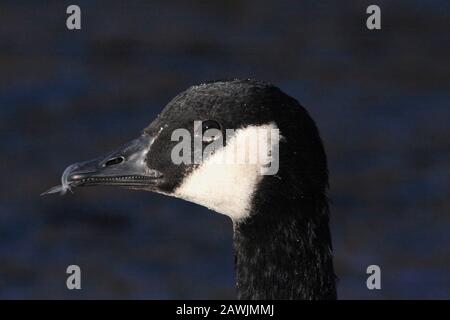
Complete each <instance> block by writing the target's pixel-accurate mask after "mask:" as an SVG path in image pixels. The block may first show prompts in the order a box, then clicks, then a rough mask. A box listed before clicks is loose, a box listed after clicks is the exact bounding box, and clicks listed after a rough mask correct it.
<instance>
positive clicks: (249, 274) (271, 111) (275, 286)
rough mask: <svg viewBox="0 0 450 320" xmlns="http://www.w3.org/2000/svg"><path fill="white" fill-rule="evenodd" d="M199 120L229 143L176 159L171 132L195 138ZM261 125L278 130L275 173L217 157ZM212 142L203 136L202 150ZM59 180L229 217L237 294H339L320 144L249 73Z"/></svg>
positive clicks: (298, 112)
mask: <svg viewBox="0 0 450 320" xmlns="http://www.w3.org/2000/svg"><path fill="white" fill-rule="evenodd" d="M196 121H201V130H202V133H205V131H208V130H210V129H215V130H216V136H217V135H221V136H222V137H225V138H224V139H223V144H222V145H221V146H220V147H219V148H218V149H215V151H214V152H212V153H210V154H209V157H206V159H203V161H202V162H200V163H195V162H194V163H184V162H181V163H177V164H176V163H174V161H173V150H174V148H177V146H179V143H180V141H179V140H177V139H174V137H173V132H174V131H175V130H176V129H180V128H182V129H184V130H185V131H186V132H190V133H193V134H194V135H195V134H196V132H197V131H198V128H196V127H195V122H196ZM228 128H230V129H234V130H235V131H234V133H233V134H232V135H231V137H228V136H226V134H225V132H226V129H228ZM261 128H265V129H277V130H278V132H279V139H278V141H276V142H273V141H272V142H271V143H272V147H273V146H274V143H276V144H277V145H276V147H277V150H278V151H277V152H278V159H279V161H278V162H279V164H278V168H277V171H276V173H275V174H266V175H264V174H261V172H260V171H259V169H260V165H261V163H256V164H242V163H241V164H233V165H230V164H223V163H218V162H214V161H211V159H213V158H214V157H215V156H216V155H218V154H220V153H221V152H224V151H226V150H228V151H229V149H230V148H232V147H235V144H236V141H238V138H239V137H242V136H245V135H248V134H249V133H251V132H253V131H255V130H257V129H261ZM196 130H197V131H196ZM214 139H215V136H214V135H212V139H203V140H201V143H200V148H201V150H203V149H204V148H206V147H207V146H208V145H209V143H210V142H211V141H213V140H214ZM191 143H192V145H193V144H194V142H189V145H191ZM271 150H272V149H271ZM274 150H275V149H274ZM184 156H186V154H184ZM191 156H193V154H190V155H189V154H188V155H187V157H188V158H189V159H191ZM62 181H63V183H62V186H58V187H54V188H52V189H50V190H49V191H47V192H46V193H54V192H58V191H65V190H67V189H72V188H75V187H80V186H95V185H114V186H123V187H127V188H130V189H139V190H146V191H153V192H159V193H163V194H166V195H170V196H175V197H179V198H182V199H185V200H188V201H192V202H195V203H197V204H200V205H203V206H206V207H208V208H210V209H212V210H214V211H216V212H219V213H222V214H225V215H227V216H229V217H230V218H231V220H232V222H233V229H234V248H235V265H236V278H237V279H236V287H237V291H238V298H240V299H336V285H335V274H334V269H333V261H332V250H331V237H330V231H329V226H328V222H329V213H328V200H327V195H326V192H327V188H328V169H327V160H326V155H325V152H324V148H323V145H322V141H321V138H320V136H319V132H318V130H317V128H316V125H315V123H314V121H313V120H312V118H311V117H310V116H309V114H308V113H307V111H306V110H305V109H304V108H303V107H302V106H301V105H300V104H299V103H298V102H297V101H296V100H295V99H293V98H292V97H290V96H288V95H286V94H285V93H283V92H282V91H281V90H280V89H278V88H277V87H275V86H273V85H271V84H268V83H265V82H261V81H256V80H249V79H247V80H230V81H216V82H210V83H205V84H201V85H197V86H193V87H191V88H189V89H187V90H186V91H184V92H182V93H180V94H179V95H177V96H176V97H175V98H174V99H173V100H172V101H170V102H169V104H168V105H167V106H166V107H165V108H164V110H163V111H162V112H161V114H160V115H159V116H158V117H157V118H156V119H155V120H154V121H153V122H152V123H151V124H150V125H149V126H148V127H147V128H145V129H144V131H143V132H142V134H141V136H140V137H139V138H137V139H136V140H133V141H132V142H130V143H128V144H126V145H124V146H123V147H121V148H119V149H117V150H115V151H113V152H110V153H108V154H107V155H106V156H101V157H99V158H96V159H94V160H90V161H86V162H80V163H75V164H73V165H71V166H69V167H68V168H67V169H66V170H65V172H64V174H63V177H62Z"/></svg>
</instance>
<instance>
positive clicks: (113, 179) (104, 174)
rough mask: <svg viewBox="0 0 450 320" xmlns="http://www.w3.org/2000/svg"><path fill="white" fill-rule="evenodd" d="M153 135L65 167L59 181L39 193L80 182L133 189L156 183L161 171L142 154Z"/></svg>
mask: <svg viewBox="0 0 450 320" xmlns="http://www.w3.org/2000/svg"><path fill="white" fill-rule="evenodd" d="M154 140H155V138H154V137H152V136H149V135H146V134H144V135H142V136H141V137H139V138H138V139H135V140H133V141H131V142H129V143H127V144H125V145H124V146H122V147H121V148H119V149H117V150H115V151H113V152H110V153H108V154H107V155H106V156H103V157H99V158H96V159H93V160H89V161H84V162H78V163H74V164H72V165H70V166H68V167H67V168H66V170H64V173H63V175H62V178H61V185H60V186H56V187H53V188H51V189H49V190H47V191H46V192H44V193H42V194H41V195H46V194H50V193H56V192H61V193H62V194H64V193H65V192H66V191H67V190H71V189H72V188H74V187H80V186H98V185H114V186H124V187H130V188H136V189H145V188H147V189H148V188H151V187H152V186H155V185H156V184H157V183H158V182H159V181H160V180H161V178H162V174H161V173H160V172H159V171H157V170H154V169H150V168H149V167H148V166H147V163H146V161H145V158H146V156H147V153H148V152H149V150H150V148H151V145H152V144H153V142H154Z"/></svg>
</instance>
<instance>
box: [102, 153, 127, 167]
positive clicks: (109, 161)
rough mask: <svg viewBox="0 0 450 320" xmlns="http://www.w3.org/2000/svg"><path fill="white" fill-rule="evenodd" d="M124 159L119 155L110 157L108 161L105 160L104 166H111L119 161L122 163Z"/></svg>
mask: <svg viewBox="0 0 450 320" xmlns="http://www.w3.org/2000/svg"><path fill="white" fill-rule="evenodd" d="M124 160H125V158H124V157H122V156H120V157H115V158H111V159H109V160H108V161H106V162H105V167H107V166H113V165H116V164H119V163H122V162H123V161H124Z"/></svg>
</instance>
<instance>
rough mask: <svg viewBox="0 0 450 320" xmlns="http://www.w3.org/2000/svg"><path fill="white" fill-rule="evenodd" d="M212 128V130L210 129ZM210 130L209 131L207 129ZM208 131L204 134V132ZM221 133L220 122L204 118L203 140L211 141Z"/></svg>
mask: <svg viewBox="0 0 450 320" xmlns="http://www.w3.org/2000/svg"><path fill="white" fill-rule="evenodd" d="M212 129H214V130H212ZM208 130H211V131H208ZM207 131H208V133H207V134H206V135H205V132H207ZM221 134H222V128H221V126H220V124H219V123H218V122H217V121H215V120H205V121H203V122H202V135H203V141H204V142H212V141H214V140H216V139H217V138H218V137H219V136H220V135H221Z"/></svg>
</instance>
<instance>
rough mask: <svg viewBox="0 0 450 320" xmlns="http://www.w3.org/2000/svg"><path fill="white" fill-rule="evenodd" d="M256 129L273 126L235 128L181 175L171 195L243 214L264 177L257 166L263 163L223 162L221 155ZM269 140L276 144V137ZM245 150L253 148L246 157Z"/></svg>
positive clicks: (237, 217)
mask: <svg viewBox="0 0 450 320" xmlns="http://www.w3.org/2000/svg"><path fill="white" fill-rule="evenodd" d="M259 129H264V130H271V129H276V126H275V124H273V123H271V124H268V125H262V126H249V127H246V128H244V129H239V130H236V133H235V135H234V136H233V137H232V138H231V139H230V140H229V141H227V145H226V146H225V147H224V148H221V149H219V150H217V151H216V152H215V153H214V154H213V155H211V156H209V157H208V158H207V159H206V160H204V161H203V162H202V163H201V164H200V165H199V166H198V167H197V168H196V169H194V171H193V172H191V173H190V174H189V175H188V176H187V177H185V179H184V180H183V182H182V184H181V185H180V186H179V187H178V188H177V189H176V190H175V192H174V193H173V194H172V195H173V196H175V197H178V198H181V199H184V200H187V201H191V202H194V203H197V204H199V205H202V206H205V207H207V208H209V209H212V210H214V211H216V212H218V213H221V214H225V215H227V216H229V217H230V218H231V219H232V220H233V221H238V220H241V219H243V218H245V217H247V216H248V215H249V213H250V209H251V208H250V206H251V201H252V198H253V195H254V194H255V192H256V191H257V188H258V185H259V183H260V182H261V180H262V179H263V177H264V175H262V174H261V167H262V166H264V164H265V163H261V162H260V161H259V162H258V161H256V162H250V163H239V162H236V161H235V162H233V163H224V161H223V159H224V157H227V156H228V155H229V153H228V152H229V151H230V149H231V150H236V148H237V147H238V144H239V141H240V142H242V141H243V140H242V139H246V138H247V137H253V136H255V133H257V132H258V130H259ZM273 143H277V144H278V141H274V142H273ZM249 152H253V149H251V148H250V151H247V155H246V157H248V156H249V155H248V153H249ZM262 161H264V159H263V160H262Z"/></svg>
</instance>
